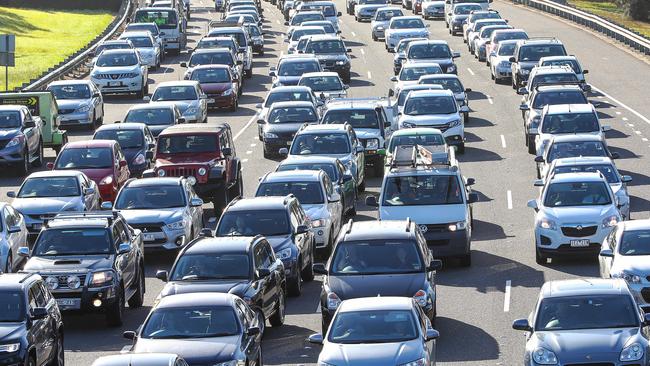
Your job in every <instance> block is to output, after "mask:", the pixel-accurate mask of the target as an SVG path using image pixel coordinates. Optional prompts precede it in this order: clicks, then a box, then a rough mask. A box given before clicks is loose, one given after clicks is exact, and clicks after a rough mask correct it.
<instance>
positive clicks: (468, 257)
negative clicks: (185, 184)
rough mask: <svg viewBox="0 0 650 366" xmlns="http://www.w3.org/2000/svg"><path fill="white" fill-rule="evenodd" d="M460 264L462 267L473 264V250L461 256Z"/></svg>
mask: <svg viewBox="0 0 650 366" xmlns="http://www.w3.org/2000/svg"><path fill="white" fill-rule="evenodd" d="M460 265H461V266H462V267H469V266H471V265H472V252H471V251H470V252H469V253H467V254H465V255H463V256H462V257H460Z"/></svg>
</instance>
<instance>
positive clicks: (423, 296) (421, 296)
mask: <svg viewBox="0 0 650 366" xmlns="http://www.w3.org/2000/svg"><path fill="white" fill-rule="evenodd" d="M413 299H414V300H415V301H416V302H417V303H418V305H420V306H422V307H425V306H427V303H428V302H429V297H428V296H427V292H426V291H424V290H418V292H416V293H415V295H413Z"/></svg>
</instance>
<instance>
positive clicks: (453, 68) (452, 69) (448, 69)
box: [447, 64, 456, 72]
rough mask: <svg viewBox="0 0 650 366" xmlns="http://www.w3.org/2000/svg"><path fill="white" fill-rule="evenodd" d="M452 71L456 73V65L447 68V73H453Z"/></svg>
mask: <svg viewBox="0 0 650 366" xmlns="http://www.w3.org/2000/svg"><path fill="white" fill-rule="evenodd" d="M454 71H456V65H453V64H452V65H449V66H448V67H447V72H454Z"/></svg>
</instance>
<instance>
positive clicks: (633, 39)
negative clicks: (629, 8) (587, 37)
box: [513, 0, 650, 55]
mask: <svg viewBox="0 0 650 366" xmlns="http://www.w3.org/2000/svg"><path fill="white" fill-rule="evenodd" d="M513 2H514V3H515V4H522V5H525V6H529V7H532V8H535V9H539V10H541V11H544V12H546V13H551V14H554V15H557V16H560V17H562V18H565V19H568V20H571V21H573V22H575V23H578V24H581V25H584V26H586V27H589V28H591V29H593V30H596V31H598V32H600V33H603V34H605V35H607V36H608V37H611V38H614V39H616V40H618V41H620V42H622V43H624V44H625V45H627V46H630V47H632V48H634V49H635V50H637V51H640V52H642V53H643V54H645V55H650V40H648V39H647V38H645V37H643V36H641V35H639V34H637V33H635V32H632V31H630V30H628V29H625V28H623V27H621V26H619V25H617V24H614V23H612V22H610V21H608V20H605V19H603V18H601V17H599V16H597V15H593V14H589V13H587V12H584V11H582V10H578V9H576V8H572V7H570V6H566V5H562V4H559V3H557V2H553V1H549V0H513Z"/></svg>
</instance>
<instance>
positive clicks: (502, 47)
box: [498, 43, 517, 56]
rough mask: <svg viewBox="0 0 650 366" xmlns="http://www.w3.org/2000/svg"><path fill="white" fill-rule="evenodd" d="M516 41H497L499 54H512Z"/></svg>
mask: <svg viewBox="0 0 650 366" xmlns="http://www.w3.org/2000/svg"><path fill="white" fill-rule="evenodd" d="M516 46H517V44H516V43H506V44H501V43H499V53H498V54H499V56H514V54H515V47H516Z"/></svg>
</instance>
